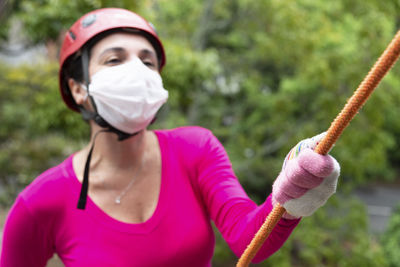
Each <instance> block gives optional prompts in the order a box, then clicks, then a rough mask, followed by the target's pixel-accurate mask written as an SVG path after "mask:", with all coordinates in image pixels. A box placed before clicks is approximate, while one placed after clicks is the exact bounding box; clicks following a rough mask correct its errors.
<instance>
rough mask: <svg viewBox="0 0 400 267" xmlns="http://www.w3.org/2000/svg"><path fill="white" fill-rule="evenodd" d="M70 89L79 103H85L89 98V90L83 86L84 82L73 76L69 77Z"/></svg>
mask: <svg viewBox="0 0 400 267" xmlns="http://www.w3.org/2000/svg"><path fill="white" fill-rule="evenodd" d="M68 86H69V90H70V91H71V94H72V97H73V98H74V100H75V103H76V104H78V105H83V104H84V103H85V102H86V100H87V92H86V90H85V89H84V88H83V87H82V84H81V83H79V82H77V81H75V80H74V79H72V78H69V79H68Z"/></svg>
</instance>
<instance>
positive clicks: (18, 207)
mask: <svg viewBox="0 0 400 267" xmlns="http://www.w3.org/2000/svg"><path fill="white" fill-rule="evenodd" d="M155 133H156V135H157V138H158V141H159V145H160V149H161V157H162V178H161V189H160V195H159V200H158V204H157V207H156V209H155V211H154V214H153V215H152V216H151V217H150V218H149V219H148V220H147V221H146V222H144V223H138V224H131V223H124V222H121V221H118V220H116V219H113V218H112V217H110V216H108V215H107V214H106V213H105V212H103V211H102V210H101V209H100V208H99V207H98V206H96V204H95V203H94V202H93V201H92V200H91V199H90V197H89V198H88V203H87V206H86V209H85V210H78V209H77V208H76V204H77V200H78V197H79V192H80V187H81V184H80V182H79V181H78V179H77V177H76V174H75V173H74V171H73V166H72V158H73V155H71V156H70V157H68V158H67V159H66V160H65V161H64V162H63V163H61V164H60V165H58V166H56V167H54V168H52V169H49V170H47V171H46V172H44V173H43V174H41V175H40V176H39V177H38V178H36V179H35V180H34V181H33V182H32V183H31V184H30V185H29V186H28V187H27V188H26V189H25V190H24V191H23V192H21V193H20V194H19V196H18V198H17V199H16V201H15V203H14V205H13V207H12V209H11V210H10V213H9V215H8V218H7V221H6V224H5V229H4V236H3V246H2V253H1V264H0V266H2V267H13V266H18V267H19V266H21V267H22V266H30V267H35V266H45V265H46V262H47V261H48V260H49V259H50V258H51V257H52V256H53V254H54V253H57V254H58V256H59V257H60V258H61V260H62V261H63V263H64V264H65V266H67V267H83V266H85V267H88V266H118V267H121V266H122V267H123V266H140V267H145V266H191V267H196V266H199V267H200V266H201V267H204V266H211V258H212V255H213V251H214V246H215V238H214V233H213V229H212V226H211V223H210V221H211V220H213V221H214V222H215V225H216V226H217V228H218V229H219V231H220V232H221V233H222V235H223V237H224V239H225V240H226V242H227V243H228V244H229V246H230V248H231V249H232V250H233V251H234V252H235V254H236V255H238V256H240V255H241V253H242V252H243V251H244V249H245V248H246V246H247V245H248V243H249V242H250V240H251V239H252V237H253V236H254V234H255V233H256V231H257V230H258V229H259V227H260V226H261V224H262V223H263V222H264V220H265V218H266V216H267V215H268V213H269V212H270V211H271V209H272V206H271V199H270V197H268V198H267V199H266V201H265V202H264V203H263V204H262V205H260V206H257V205H256V204H255V203H254V202H253V201H252V200H250V199H249V197H248V196H247V195H246V193H245V192H244V190H243V188H242V187H241V185H240V184H239V182H238V180H237V178H236V176H235V174H234V172H233V170H232V167H231V163H230V161H229V159H228V156H227V154H226V152H225V150H224V148H223V147H222V145H221V144H220V142H219V141H218V140H217V139H216V138H215V137H214V135H213V134H212V133H211V132H210V131H209V130H206V129H203V128H199V127H182V128H177V129H172V130H159V131H155ZM297 224H298V220H285V219H281V220H280V222H279V223H278V225H277V226H276V227H275V229H274V230H273V231H272V233H271V235H270V236H269V238H268V240H267V241H266V242H265V244H264V245H263V247H262V248H261V250H260V252H259V253H258V254H257V256H256V258H255V261H261V260H264V259H266V258H267V257H268V256H270V255H271V254H272V253H274V252H275V251H277V250H278V249H279V248H280V247H281V246H282V245H283V243H284V242H285V240H286V239H287V238H288V236H289V235H290V233H291V232H292V230H293V229H294V228H295V227H296V225H297Z"/></svg>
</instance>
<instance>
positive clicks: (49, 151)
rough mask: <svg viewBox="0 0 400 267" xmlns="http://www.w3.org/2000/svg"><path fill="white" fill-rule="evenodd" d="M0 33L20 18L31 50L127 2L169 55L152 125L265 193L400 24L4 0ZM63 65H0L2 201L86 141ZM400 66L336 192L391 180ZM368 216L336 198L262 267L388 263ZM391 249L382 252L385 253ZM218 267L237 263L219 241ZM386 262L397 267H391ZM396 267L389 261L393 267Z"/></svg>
mask: <svg viewBox="0 0 400 267" xmlns="http://www.w3.org/2000/svg"><path fill="white" fill-rule="evenodd" d="M9 4H10V5H9V8H10V10H11V11H12V12H9V13H8V14H7V15H5V16H2V17H1V24H2V25H4V26H5V27H1V29H0V38H2V40H3V41H2V42H3V44H4V43H5V42H6V36H7V30H8V28H9V23H11V22H12V21H13V20H20V21H22V22H23V24H24V30H25V34H26V35H27V37H29V40H30V44H32V45H33V44H37V43H44V44H47V45H48V44H55V45H56V46H57V45H59V43H60V36H62V33H64V32H65V30H66V29H67V28H68V27H69V26H70V25H71V24H72V23H73V22H74V21H75V20H76V19H77V18H78V17H80V16H81V15H82V14H84V13H86V12H87V11H90V10H92V9H95V8H100V7H105V6H117V7H125V8H128V9H131V10H133V11H136V12H138V13H140V14H142V15H143V16H144V17H145V18H147V19H149V20H150V21H152V23H153V24H155V25H156V27H157V31H158V32H159V34H160V36H161V39H162V40H163V42H164V44H165V48H166V52H167V66H166V67H165V69H164V71H163V73H162V76H163V79H164V85H165V88H167V89H168V90H169V92H170V99H169V101H168V104H167V105H166V106H165V107H164V108H163V109H162V111H161V114H160V118H159V119H158V122H157V123H156V125H154V126H153V127H156V128H172V127H177V126H182V125H201V126H204V127H207V128H209V129H212V130H213V132H214V133H215V135H217V136H218V137H219V139H220V140H221V141H222V143H223V144H224V146H225V148H226V149H227V151H228V154H229V156H230V158H231V161H232V163H233V166H234V168H235V171H236V173H237V175H238V177H239V179H240V181H241V183H242V184H243V186H244V188H245V189H246V191H247V192H248V193H249V194H250V195H251V197H252V198H253V199H255V200H256V201H257V202H259V203H260V202H261V201H262V200H263V199H265V197H266V196H267V195H268V194H269V193H270V188H271V184H272V182H273V180H274V179H275V177H276V176H277V174H278V173H279V170H280V168H281V164H282V160H283V158H284V156H285V154H286V153H287V151H288V150H289V149H290V148H291V147H292V146H293V145H295V144H296V143H297V142H298V141H299V140H301V139H304V138H307V137H310V136H313V135H315V134H318V133H319V132H322V131H324V130H326V129H327V128H328V127H329V124H330V122H331V121H332V120H333V119H334V117H335V116H336V115H337V112H338V111H339V110H340V109H341V108H342V107H343V105H344V103H345V102H346V99H347V98H348V97H350V96H351V94H352V93H353V91H354V89H355V88H356V87H357V86H358V84H359V83H360V82H361V80H362V79H363V77H364V76H365V75H366V73H367V72H368V70H369V69H370V68H371V66H372V65H373V63H374V62H375V60H376V59H377V58H378V57H379V55H380V54H381V52H382V51H383V50H384V48H385V47H386V45H387V44H388V42H389V41H390V40H391V38H392V37H393V35H394V34H395V32H396V31H397V28H398V26H399V21H400V20H399V18H400V17H399V15H398V14H399V11H400V4H399V2H398V1H395V0H387V1H378V0H367V1H366V0H364V1H361V0H355V1H345V0H338V1H322V0H318V1H314V0H313V1H311V0H302V1H295V0H287V1H279V0H271V1H254V0H219V1H215V0H204V1H200V0H174V1H167V0H159V1H155V0H154V1H151V0H139V1H127V0H121V1H105V0H104V1H100V0H83V1H69V0H26V1H18V0H14V1H9ZM57 73H58V65H57V62H56V60H54V59H48V60H44V61H40V62H31V63H30V64H27V65H22V66H21V65H18V66H8V65H6V64H0V122H1V124H0V149H1V150H0V183H1V184H2V185H3V186H2V188H5V189H4V190H3V192H1V201H2V203H3V204H5V205H9V204H10V203H12V202H13V200H14V198H15V196H16V194H17V193H18V192H19V191H20V190H21V189H22V188H23V187H24V186H26V185H27V184H28V183H29V182H30V181H32V179H34V177H35V176H37V175H38V174H39V173H40V172H42V171H44V170H45V169H47V168H49V167H50V166H53V165H55V164H57V163H58V162H60V161H61V160H62V159H63V158H65V157H66V156H67V155H69V154H70V153H72V152H73V151H75V150H77V149H79V148H80V147H82V145H83V144H84V143H85V142H87V141H88V140H87V138H88V136H89V132H88V131H89V129H88V127H87V125H86V124H85V123H84V122H83V121H82V120H81V118H80V116H79V115H78V114H75V113H74V112H72V111H69V110H68V109H67V108H66V107H65V106H64V104H63V102H62V101H61V98H60V96H59V93H58V80H57V75H58V74H57ZM399 74H400V68H399V67H395V68H394V69H393V70H392V71H391V72H390V73H389V74H388V75H387V76H386V77H385V79H384V80H383V82H382V83H381V85H380V86H379V88H378V89H377V90H376V92H375V93H374V95H373V96H372V97H371V98H370V100H369V102H368V105H366V106H365V107H364V108H363V110H362V111H361V112H360V113H359V114H358V115H357V117H356V119H355V120H354V121H353V122H352V123H351V125H350V127H349V128H348V129H347V130H346V131H345V132H344V134H343V136H342V137H341V139H340V140H339V141H338V143H337V146H336V147H335V148H334V149H333V150H332V155H333V156H335V157H336V158H337V159H338V161H339V162H340V163H341V167H342V174H341V179H340V184H339V191H340V193H341V194H342V195H346V192H348V190H350V189H351V188H353V187H354V186H357V185H361V184H366V183H370V182H373V181H378V180H387V181H392V180H393V179H395V177H396V173H398V169H397V167H396V166H399V163H400V152H399V151H400V149H399V146H400V143H399V138H398V136H399V134H400V120H399V119H398V114H399V109H400V103H399V102H400V78H399V77H400V76H399ZM367 229H368V226H367V222H366V212H365V211H364V210H363V208H362V206H361V205H360V204H359V203H357V202H356V201H355V200H353V199H351V198H350V197H340V198H336V197H335V198H333V199H332V200H330V201H329V202H328V204H327V206H326V207H324V208H323V209H321V210H320V211H318V212H317V214H316V215H315V216H312V217H310V218H307V219H304V220H303V222H302V223H301V224H300V226H299V227H298V228H297V229H296V230H295V232H294V234H293V235H292V237H291V238H290V239H289V241H288V242H287V243H286V244H285V246H284V247H283V248H282V249H281V250H280V251H279V253H277V254H276V255H274V256H272V257H271V258H270V259H269V260H268V261H266V262H265V263H263V266H272V265H276V266H385V265H386V264H389V263H388V262H386V261H385V259H384V257H383V255H384V253H386V252H384V251H383V249H382V246H381V244H380V243H379V242H378V241H377V240H375V239H374V238H373V237H371V236H370V235H369V234H368V232H367ZM387 250H390V247H389V248H388V249H387V247H385V251H387ZM215 255H216V256H215V259H214V261H215V262H214V263H215V265H216V266H227V265H228V264H230V263H231V264H233V263H234V262H235V258H234V257H233V256H232V254H231V253H230V252H229V250H228V249H227V248H226V247H225V246H224V245H223V242H219V243H218V246H217V248H216V254H215ZM391 266H392V265H391ZM393 266H394V265H393Z"/></svg>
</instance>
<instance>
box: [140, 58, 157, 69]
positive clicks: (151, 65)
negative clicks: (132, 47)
mask: <svg viewBox="0 0 400 267" xmlns="http://www.w3.org/2000/svg"><path fill="white" fill-rule="evenodd" d="M142 62H143V64H144V65H146V66H147V67H149V68H150V69H154V68H155V64H154V63H153V62H152V61H150V60H143V61H142Z"/></svg>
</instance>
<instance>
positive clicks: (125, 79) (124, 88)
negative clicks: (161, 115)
mask: <svg viewBox="0 0 400 267" xmlns="http://www.w3.org/2000/svg"><path fill="white" fill-rule="evenodd" d="M88 94H89V95H90V96H92V97H93V99H94V102H95V104H96V108H97V113H98V114H99V115H100V116H101V117H102V118H103V119H104V120H106V121H107V122H108V123H109V124H110V125H111V126H113V127H114V128H116V129H118V130H120V131H123V132H125V133H128V134H133V133H136V132H139V131H141V130H143V129H145V128H146V127H147V126H148V125H149V124H150V123H151V121H152V120H153V119H154V116H155V115H156V113H157V111H158V110H159V109H160V107H161V106H162V105H163V104H164V103H165V102H166V101H167V99H168V91H166V90H165V89H164V87H163V84H162V79H161V76H160V75H159V74H158V73H157V72H155V71H153V70H151V69H149V68H148V67H147V66H145V65H144V64H143V63H142V61H141V60H140V59H139V58H135V59H134V60H132V61H130V62H128V63H124V64H121V65H117V66H113V67H109V68H105V69H103V70H100V71H98V72H97V73H95V74H94V75H93V76H92V78H91V82H90V84H89V90H88Z"/></svg>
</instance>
